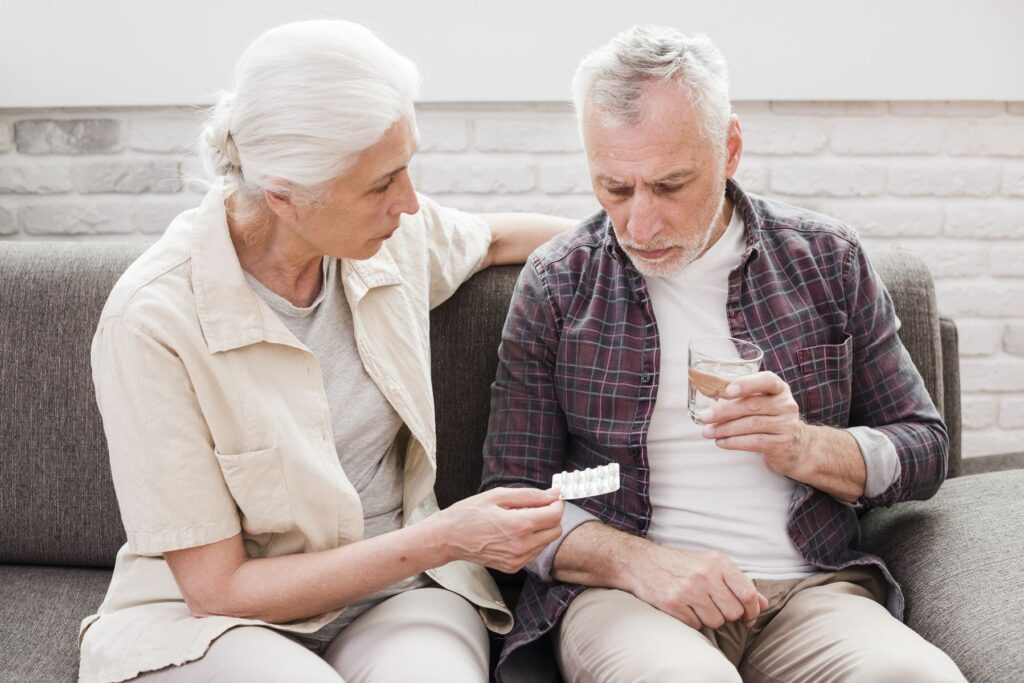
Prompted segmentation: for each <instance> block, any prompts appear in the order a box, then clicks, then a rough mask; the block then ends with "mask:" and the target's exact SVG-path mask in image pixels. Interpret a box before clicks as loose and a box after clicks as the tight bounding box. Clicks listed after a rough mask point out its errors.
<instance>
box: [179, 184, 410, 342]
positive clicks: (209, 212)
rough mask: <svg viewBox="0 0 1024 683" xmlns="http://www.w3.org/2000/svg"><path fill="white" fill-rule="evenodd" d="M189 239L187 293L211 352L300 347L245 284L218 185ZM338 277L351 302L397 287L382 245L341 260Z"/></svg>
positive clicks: (206, 200) (394, 269)
mask: <svg viewBox="0 0 1024 683" xmlns="http://www.w3.org/2000/svg"><path fill="white" fill-rule="evenodd" d="M191 239H192V247H191V255H192V288H193V291H194V293H195V300H196V311H197V312H198V315H199V323H200V325H201V326H202V328H203V335H204V336H205V337H206V344H207V347H208V348H209V350H210V353H217V352H219V351H229V350H232V349H237V348H241V347H243V346H248V345H250V344H255V343H258V342H264V341H265V342H271V343H277V344H286V345H288V346H296V347H298V348H304V347H303V346H302V345H301V344H300V343H299V342H298V340H296V339H295V336H294V335H293V334H292V333H291V332H290V331H289V330H288V328H287V327H285V325H284V323H282V322H281V320H280V319H279V318H278V317H277V315H276V314H275V313H274V312H273V310H272V309H271V308H270V306H268V305H267V303H266V302H265V301H263V300H262V299H261V298H260V297H259V295H258V294H257V293H256V291H255V290H253V288H252V287H251V286H250V285H249V283H248V282H247V281H246V279H245V271H243V270H242V266H241V264H240V263H239V262H238V254H237V253H236V252H235V246H234V244H232V242H231V234H230V232H229V231H228V223H227V215H226V213H225V210H224V192H223V188H222V186H221V185H215V186H214V187H212V188H211V189H210V191H209V192H208V193H207V194H206V197H204V198H203V202H202V204H201V205H200V206H199V210H198V211H197V212H196V214H195V218H194V223H193V225H192V235H191ZM341 272H342V278H343V280H344V285H345V288H346V292H347V294H348V296H349V301H350V302H352V303H357V302H358V301H359V300H360V299H362V297H363V296H365V295H366V293H367V292H368V291H370V290H371V289H374V288H376V287H383V286H386V285H394V284H400V283H401V282H402V279H401V275H400V273H399V270H398V266H397V265H396V263H395V260H394V257H393V256H392V255H391V253H390V252H389V251H388V249H387V245H386V244H385V245H383V246H382V247H381V249H380V251H378V252H377V254H375V255H374V256H373V257H371V258H369V259H365V260H362V261H352V260H349V259H341Z"/></svg>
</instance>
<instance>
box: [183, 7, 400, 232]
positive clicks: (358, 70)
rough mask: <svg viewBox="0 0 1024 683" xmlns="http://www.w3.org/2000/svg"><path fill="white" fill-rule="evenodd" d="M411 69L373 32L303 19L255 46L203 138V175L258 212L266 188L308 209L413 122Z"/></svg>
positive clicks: (243, 59) (247, 208) (264, 36)
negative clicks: (391, 133) (401, 125)
mask: <svg viewBox="0 0 1024 683" xmlns="http://www.w3.org/2000/svg"><path fill="white" fill-rule="evenodd" d="M419 83H420V78H419V73H418V71H417V70H416V67H415V65H413V63H412V62H411V61H409V60H408V59H406V58H405V57H403V56H401V55H400V54H398V53H397V52H395V51H394V50H392V49H391V48H389V47H388V46H387V45H385V44H384V43H383V41H381V40H380V38H378V37H377V36H376V35H374V34H373V33H372V32H371V31H370V30H369V29H366V28H364V27H363V26H360V25H358V24H354V23H351V22H348V21H340V20H327V19H325V20H316V21H299V22H294V23H289V24H284V25H282V26H278V27H277V28H273V29H271V30H269V31H267V32H266V33H264V34H262V35H261V36H259V37H258V38H257V39H256V40H255V41H253V42H252V43H251V44H250V45H249V47H248V48H247V49H246V50H245V52H244V53H243V55H242V57H241V59H239V61H238V64H237V65H236V66H235V89H234V90H233V91H230V92H225V93H223V94H222V95H221V97H220V101H219V102H218V103H217V105H216V106H215V107H214V108H213V109H212V111H211V112H210V113H209V116H208V118H207V121H206V125H205V126H204V128H203V130H202V133H201V134H200V139H199V150H198V151H199V156H200V158H201V159H202V160H203V162H204V166H205V167H206V170H207V173H208V174H209V175H211V176H213V178H214V179H218V178H220V179H222V180H223V183H224V188H225V195H226V196H228V195H232V194H238V195H239V196H240V198H241V199H242V206H241V207H240V209H241V210H242V211H245V212H248V213H258V212H259V211H260V210H261V209H262V208H263V202H264V199H263V191H264V190H271V191H274V192H280V193H282V194H285V195H286V196H288V197H290V198H293V200H296V201H299V202H303V203H313V202H315V201H317V200H318V199H319V197H320V194H321V192H322V189H323V186H324V185H325V184H326V183H327V182H329V181H331V180H333V179H335V178H337V177H339V176H341V175H343V174H344V173H345V172H346V171H348V170H349V169H350V168H351V167H352V166H353V164H354V163H355V160H356V157H358V155H359V153H360V152H362V151H363V150H365V149H366V148H368V147H371V146H372V145H373V144H374V143H376V142H377V141H378V140H380V139H381V137H382V136H383V135H384V134H385V133H386V132H387V131H388V129H389V128H390V127H391V126H392V125H393V124H394V123H395V122H396V121H398V120H399V119H401V118H403V117H405V116H410V118H411V116H412V112H413V99H414V98H415V96H416V94H417V91H418V89H419Z"/></svg>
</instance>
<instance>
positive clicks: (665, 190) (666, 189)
mask: <svg viewBox="0 0 1024 683" xmlns="http://www.w3.org/2000/svg"><path fill="white" fill-rule="evenodd" d="M682 188H683V186H682V185H658V187H657V191H658V193H659V194H672V193H673V192H678V191H679V190H681V189H682Z"/></svg>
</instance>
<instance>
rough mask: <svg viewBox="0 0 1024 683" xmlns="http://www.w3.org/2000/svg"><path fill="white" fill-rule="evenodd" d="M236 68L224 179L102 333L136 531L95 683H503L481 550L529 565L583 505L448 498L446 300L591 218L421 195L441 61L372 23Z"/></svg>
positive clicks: (107, 605) (99, 636)
mask: <svg viewBox="0 0 1024 683" xmlns="http://www.w3.org/2000/svg"><path fill="white" fill-rule="evenodd" d="M236 81H237V82H236V90H235V91H234V92H233V93H229V94H227V95H225V96H224V97H223V98H222V99H221V101H220V103H219V104H218V105H217V107H216V109H215V111H214V113H213V115H212V118H211V120H210V122H209V125H208V126H207V127H206V129H205V131H204V134H203V137H202V140H201V143H200V146H201V148H202V149H201V152H202V154H203V155H204V157H205V158H206V159H207V160H208V161H209V165H210V166H211V168H212V171H213V172H214V174H215V175H216V176H217V179H216V181H215V182H214V183H213V184H212V188H211V189H210V191H209V193H208V194H207V196H206V198H205V199H204V200H203V202H202V205H201V206H199V208H197V209H194V210H191V211H187V212H185V213H184V214H182V215H180V216H179V217H178V218H176V219H175V220H174V221H173V222H172V223H171V225H170V227H169V228H168V230H167V232H166V233H165V234H164V236H163V237H162V238H161V239H160V241H159V242H158V243H157V244H156V245H154V246H153V247H152V248H151V249H149V250H148V251H147V252H146V253H145V254H144V255H143V256H142V257H141V258H140V259H139V260H138V261H136V262H135V263H134V264H133V265H132V266H131V267H130V268H129V269H128V271H127V272H126V273H125V274H124V276H123V277H122V278H121V280H120V281H119V282H118V284H117V285H116V287H115V288H114V290H113V292H112V293H111V295H110V299H109V300H108V302H107V305H106V307H105V308H104V311H103V314H102V316H101V319H100V323H99V327H98V330H97V332H96V336H95V339H94V342H93V352H92V361H93V373H94V379H95V384H96V395H97V400H98V403H99V407H100V411H101V412H102V415H103V422H104V428H105V430H106V435H107V440H108V443H109V448H110V460H111V470H112V473H113V479H114V484H115V488H116V490H117V496H118V502H119V504H120V508H121V515H122V518H123V520H124V525H125V529H126V531H127V537H128V542H127V544H126V545H125V546H124V547H123V548H121V550H120V552H119V553H118V556H117V563H116V567H115V569H114V576H113V579H112V581H111V584H110V589H109V591H108V593H107V596H106V599H105V600H104V602H103V604H102V605H101V606H100V608H99V611H98V613H97V614H95V615H92V616H90V617H88V618H87V619H85V621H84V622H83V624H82V636H81V647H82V657H81V668H80V677H81V680H84V681H123V680H128V679H136V680H143V681H197V680H202V681H285V680H287V681H304V682H310V681H335V682H336V681H339V680H345V681H350V682H353V681H414V680H415V681H428V680H430V681H432V680H436V681H445V682H446V683H451V682H454V681H471V680H472V681H484V680H486V679H487V672H488V637H487V629H491V630H493V631H496V632H499V633H501V632H506V631H507V630H508V629H509V628H510V626H511V623H510V622H511V616H510V614H509V612H508V610H507V608H506V607H505V605H504V604H503V603H502V601H501V599H500V595H499V593H498V591H497V589H496V586H495V585H494V583H493V581H492V580H491V578H490V577H489V576H488V574H487V572H486V570H485V569H484V566H490V567H495V568H498V569H501V570H504V571H514V570H516V569H518V568H520V567H522V566H523V565H524V564H526V563H527V562H528V561H530V560H531V559H532V558H533V557H534V556H535V555H536V554H537V553H538V552H539V551H540V550H541V549H542V548H543V547H544V546H545V545H547V544H548V543H550V542H551V541H553V540H554V539H556V538H558V537H559V535H560V520H561V513H562V504H561V502H560V501H559V500H558V496H557V493H556V492H552V491H539V490H535V489H503V490H496V491H491V492H488V493H484V494H481V495H478V496H474V497H472V498H469V499H467V500H464V501H461V502H459V503H456V504H455V505H453V506H451V507H450V508H447V509H445V510H443V511H438V509H437V503H436V500H435V498H434V494H433V491H432V488H433V484H434V475H435V444H436V441H435V435H434V425H433V402H432V397H431V388H430V367H429V353H430V350H429V342H428V339H429V337H428V329H427V325H428V312H429V310H430V308H431V307H433V306H436V305H438V304H439V303H441V302H442V301H444V300H445V299H446V298H447V297H448V296H449V295H451V294H452V292H453V291H454V290H455V289H456V288H457V287H458V286H459V284H460V283H462V282H463V281H465V280H466V279H467V278H469V277H470V276H471V275H472V274H473V273H474V272H476V271H478V270H480V269H481V268H485V267H487V266H488V265H490V264H496V263H514V262H521V261H522V260H524V259H525V257H526V255H527V254H528V253H529V252H530V251H531V250H532V249H533V248H534V247H535V246H536V245H538V244H539V243H540V242H542V241H544V240H546V239H547V238H548V237H550V236H552V235H554V234H555V233H556V232H559V231H561V230H564V229H565V228H567V227H568V224H569V222H568V221H561V220H558V219H549V218H545V217H539V216H500V215H499V216H473V215H469V214H465V213H461V212H459V211H454V210H450V209H445V208H442V207H440V206H438V205H437V204H435V203H434V202H432V201H430V200H429V199H427V198H426V197H423V196H419V195H417V194H416V193H415V191H414V190H413V186H412V182H411V180H410V177H409V170H408V166H409V161H410V159H411V158H412V156H413V154H414V153H415V151H416V148H417V144H418V141H417V131H416V123H415V118H414V115H413V106H412V100H413V96H414V94H415V91H416V88H417V84H418V76H417V73H416V70H415V68H414V66H413V65H412V64H411V63H410V62H409V61H407V60H406V59H405V58H403V57H401V56H399V55H398V54H396V53H395V52H394V51H392V50H391V49H389V48H388V47H387V46H385V45H384V44H383V43H381V42H380V40H379V39H377V38H376V37H375V36H374V35H373V34H371V33H370V32H369V31H367V30H366V29H364V28H362V27H360V26H357V25H354V24H351V23H347V22H342V21H314V22H301V23H296V24H289V25H285V26H281V27H279V28H276V29H274V30H271V31H269V32H267V33H265V34H264V35H263V36H261V37H260V38H259V39H257V40H256V41H255V42H254V43H253V44H252V45H251V46H250V47H249V48H248V50H247V51H246V52H245V54H244V55H243V57H242V59H241V61H240V62H239V64H238V66H237V73H236ZM511 225H518V226H519V227H518V228H517V229H513V228H511V227H510V226H511ZM481 565H483V566H481Z"/></svg>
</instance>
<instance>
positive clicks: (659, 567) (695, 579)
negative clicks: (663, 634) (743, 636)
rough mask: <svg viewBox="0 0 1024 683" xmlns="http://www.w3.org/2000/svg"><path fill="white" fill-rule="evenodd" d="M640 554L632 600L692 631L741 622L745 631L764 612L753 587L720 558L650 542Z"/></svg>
mask: <svg viewBox="0 0 1024 683" xmlns="http://www.w3.org/2000/svg"><path fill="white" fill-rule="evenodd" d="M643 549H644V550H643V552H642V553H640V556H639V557H635V559H637V560H639V562H638V563H637V564H638V566H637V576H636V582H635V584H634V586H633V591H632V592H633V594H634V595H636V596H637V597H638V598H640V599H641V600H643V601H644V602H646V603H648V604H650V605H653V606H654V607H657V608H658V609H660V610H661V611H662V612H665V613H667V614H670V615H672V616H674V617H675V618H676V619H679V620H680V621H682V622H683V623H685V624H686V625H687V626H690V627H691V628H695V629H699V628H701V627H702V626H707V627H709V628H713V629H714V628H719V627H721V626H723V625H725V624H727V623H730V622H734V621H741V620H742V622H743V625H744V626H746V627H748V628H749V627H751V626H753V625H754V622H755V621H756V620H757V617H758V615H760V614H761V612H762V611H763V610H765V609H767V608H768V600H767V599H766V598H765V597H764V596H763V595H761V594H760V593H759V592H758V591H757V588H756V587H755V586H754V582H753V581H751V580H750V579H749V578H747V576H746V575H745V574H744V573H743V572H741V571H740V570H739V568H737V567H736V565H735V564H734V563H733V561H732V560H730V559H729V558H728V557H727V556H726V555H723V554H722V553H719V552H714V551H710V550H674V549H672V548H665V547H663V546H659V545H657V544H655V543H650V542H646V543H644V546H643Z"/></svg>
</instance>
